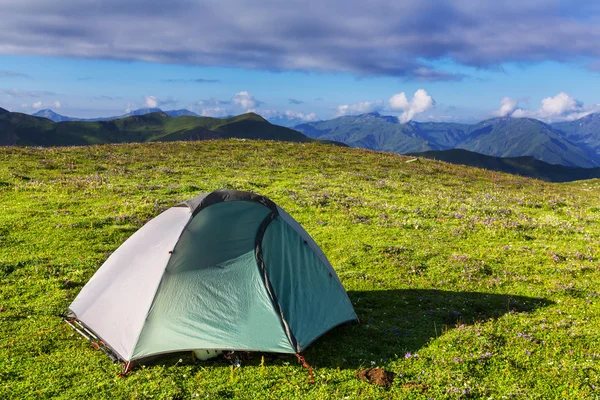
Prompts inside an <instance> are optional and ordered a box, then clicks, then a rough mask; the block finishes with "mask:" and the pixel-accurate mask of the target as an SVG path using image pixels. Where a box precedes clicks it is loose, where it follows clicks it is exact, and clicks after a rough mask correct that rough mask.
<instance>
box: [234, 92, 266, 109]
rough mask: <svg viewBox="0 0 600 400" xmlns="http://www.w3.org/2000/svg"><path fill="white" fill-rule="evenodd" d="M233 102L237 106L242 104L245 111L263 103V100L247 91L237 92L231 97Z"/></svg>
mask: <svg viewBox="0 0 600 400" xmlns="http://www.w3.org/2000/svg"><path fill="white" fill-rule="evenodd" d="M231 102H232V103H233V104H235V105H237V106H240V107H241V108H242V109H243V110H244V111H252V110H254V109H255V108H256V107H258V106H259V105H261V104H262V102H261V101H259V100H257V99H256V98H255V97H254V96H252V95H251V94H250V93H248V92H247V91H242V92H239V93H236V94H235V95H234V96H233V98H232V99H231Z"/></svg>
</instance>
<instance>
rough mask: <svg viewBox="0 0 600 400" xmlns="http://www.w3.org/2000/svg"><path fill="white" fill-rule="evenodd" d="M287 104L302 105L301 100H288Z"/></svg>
mask: <svg viewBox="0 0 600 400" xmlns="http://www.w3.org/2000/svg"><path fill="white" fill-rule="evenodd" d="M288 103H289V104H304V102H303V101H302V100H296V99H288Z"/></svg>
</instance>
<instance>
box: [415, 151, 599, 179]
mask: <svg viewBox="0 0 600 400" xmlns="http://www.w3.org/2000/svg"><path fill="white" fill-rule="evenodd" d="M409 155H411V156H415V157H422V158H429V159H432V160H438V161H445V162H448V163H451V164H460V165H468V166H470V167H477V168H483V169H487V170H491V171H500V172H506V173H509V174H513V175H521V176H527V177H530V178H536V179H540V180H543V181H549V182H570V181H576V180H581V179H593V178H600V167H597V168H578V167H566V166H564V165H556V164H548V163H546V162H543V161H539V160H536V159H535V158H533V157H532V156H522V157H506V158H502V157H493V156H486V155H484V154H480V153H475V152H472V151H468V150H463V149H451V150H431V151H424V152H419V153H410V154H409Z"/></svg>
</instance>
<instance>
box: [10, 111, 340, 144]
mask: <svg viewBox="0 0 600 400" xmlns="http://www.w3.org/2000/svg"><path fill="white" fill-rule="evenodd" d="M220 138H223V139H226V138H243V139H261V140H280V141H289V142H312V141H319V142H322V143H332V142H331V141H324V140H315V139H311V138H309V137H307V136H304V135H303V134H301V133H300V132H297V131H295V130H292V129H289V128H284V127H281V126H277V125H272V124H270V123H269V122H268V121H266V120H265V119H264V118H262V117H261V116H259V115H257V114H254V113H248V114H243V115H238V116H236V117H232V118H208V117H194V116H182V117H171V116H169V115H167V114H166V113H164V112H153V113H150V114H143V115H133V116H130V117H125V118H119V119H115V120H110V121H64V122H52V121H51V120H49V119H46V118H40V117H34V116H31V115H27V114H21V113H11V112H7V113H4V114H2V115H0V145H4V146H7V145H23V146H73V145H88V144H103V143H132V142H159V141H160V142H165V141H176V140H206V139H220ZM332 144H338V145H343V146H345V145H344V144H342V143H332Z"/></svg>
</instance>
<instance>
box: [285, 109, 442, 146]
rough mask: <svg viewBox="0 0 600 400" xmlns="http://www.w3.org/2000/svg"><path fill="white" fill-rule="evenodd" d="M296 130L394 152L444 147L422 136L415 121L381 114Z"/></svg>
mask: <svg viewBox="0 0 600 400" xmlns="http://www.w3.org/2000/svg"><path fill="white" fill-rule="evenodd" d="M294 129H296V130H298V131H300V132H302V133H304V134H305V135H306V136H309V137H313V138H319V139H328V140H335V141H338V142H343V143H346V144H348V145H349V146H351V147H361V148H365V149H371V150H379V151H391V152H394V153H409V152H413V151H425V150H438V149H442V148H443V147H441V146H439V145H438V144H436V143H432V142H429V141H428V140H427V139H426V138H424V137H423V136H421V135H419V133H418V131H417V129H415V127H414V126H413V125H412V124H400V123H399V122H398V119H397V118H395V117H388V116H382V115H380V114H378V113H369V114H362V115H356V116H343V117H338V118H335V119H332V120H328V121H318V122H309V123H305V124H301V125H297V126H295V127H294Z"/></svg>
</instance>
